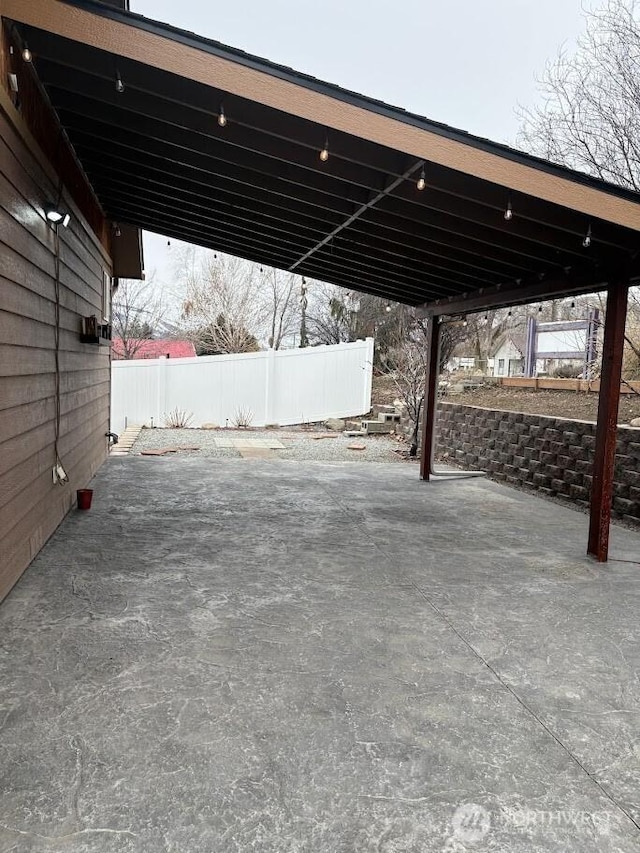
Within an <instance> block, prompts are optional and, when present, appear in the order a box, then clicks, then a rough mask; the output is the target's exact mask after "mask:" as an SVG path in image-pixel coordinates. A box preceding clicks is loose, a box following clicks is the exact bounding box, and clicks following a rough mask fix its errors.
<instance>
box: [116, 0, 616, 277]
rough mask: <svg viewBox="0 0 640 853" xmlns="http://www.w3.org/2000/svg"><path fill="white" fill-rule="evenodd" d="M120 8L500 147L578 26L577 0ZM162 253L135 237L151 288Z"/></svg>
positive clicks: (176, 3)
mask: <svg viewBox="0 0 640 853" xmlns="http://www.w3.org/2000/svg"><path fill="white" fill-rule="evenodd" d="M590 5H593V6H596V7H598V6H602V5H604V2H600V0H592V3H591V4H590ZM131 10H132V11H133V12H139V13H140V14H142V15H146V16H147V17H150V18H154V19H156V20H161V21H165V22H167V23H170V24H174V25H176V26H178V27H181V28H183V29H187V30H193V31H194V32H197V33H198V34H200V35H203V36H207V37H209V38H213V39H217V40H218V41H221V42H223V43H225V44H228V45H232V46H233V47H238V48H242V49H243V50H246V51H249V52H250V53H254V54H257V55H259V56H263V57H265V58H267V59H270V60H272V61H274V62H278V63H280V64H283V65H289V66H291V67H293V68H295V69H296V70H298V71H304V72H306V73H308V74H312V75H314V76H315V77H319V78H321V79H323V80H327V81H329V82H331V83H337V84H339V85H341V86H344V87H347V88H349V89H353V90H355V91H357V92H361V93H362V94H365V95H371V96H373V97H375V98H378V99H380V100H383V101H387V102H388V103H391V104H394V105H395V106H399V107H404V108H405V109H409V110H412V111H413V112H417V113H420V114H422V115H425V116H427V117H429V118H431V119H434V120H436V121H440V122H445V123H447V124H451V125H453V126H454V127H458V128H462V129H464V130H468V131H470V132H471V133H474V134H477V135H480V136H486V137H488V138H489V139H493V140H495V141H497V142H507V143H510V144H513V143H514V142H515V138H516V135H517V131H518V117H517V114H516V110H517V107H518V105H519V104H524V105H529V104H532V103H534V102H535V100H536V98H537V92H536V76H539V75H540V74H541V72H542V71H543V69H544V66H545V63H546V61H547V60H548V59H550V58H552V57H554V56H555V55H556V53H557V51H558V49H559V47H560V46H561V45H563V44H564V45H565V46H566V47H568V48H571V46H572V45H573V44H574V43H575V40H576V38H577V36H578V35H579V34H580V33H581V31H582V30H583V28H584V14H583V11H582V3H581V2H580V0H396V2H393V0H269V2H265V0H232V2H225V3H222V2H215V0H131ZM172 248H174V247H173V246H172ZM170 254H171V252H170V250H168V247H167V241H166V239H164V238H163V239H160V238H158V237H153V236H152V235H148V237H146V238H145V266H146V269H147V271H148V272H149V271H151V270H153V269H154V268H155V269H156V270H157V276H158V278H159V279H160V280H162V281H166V280H167V279H168V277H169V276H170Z"/></svg>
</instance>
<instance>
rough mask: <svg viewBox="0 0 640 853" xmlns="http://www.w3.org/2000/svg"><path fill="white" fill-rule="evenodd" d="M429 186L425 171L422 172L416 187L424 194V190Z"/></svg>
mask: <svg viewBox="0 0 640 853" xmlns="http://www.w3.org/2000/svg"><path fill="white" fill-rule="evenodd" d="M426 186H427V178H426V175H425V173H424V169H423V170H422V171H421V172H420V177H419V178H418V183H417V184H416V187H417V188H418V189H419V190H420V192H422V190H423V189H424V188H425V187H426Z"/></svg>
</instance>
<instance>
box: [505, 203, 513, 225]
mask: <svg viewBox="0 0 640 853" xmlns="http://www.w3.org/2000/svg"><path fill="white" fill-rule="evenodd" d="M504 218H505V219H506V220H507V222H510V221H511V220H512V219H513V208H512V207H511V199H509V201H508V202H507V209H506V210H505V212H504Z"/></svg>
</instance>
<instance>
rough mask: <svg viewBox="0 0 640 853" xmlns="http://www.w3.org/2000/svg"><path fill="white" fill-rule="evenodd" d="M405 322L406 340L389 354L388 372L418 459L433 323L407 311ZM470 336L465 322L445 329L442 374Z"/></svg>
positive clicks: (411, 451)
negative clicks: (430, 327)
mask: <svg viewBox="0 0 640 853" xmlns="http://www.w3.org/2000/svg"><path fill="white" fill-rule="evenodd" d="M405 321H406V327H405V330H404V334H403V336H402V337H401V338H400V339H399V340H398V341H397V342H396V344H395V346H393V347H391V348H390V350H389V354H388V359H387V368H386V370H385V372H386V373H387V374H388V375H389V376H390V377H391V378H392V380H393V383H394V385H395V387H396V390H397V391H398V394H399V396H400V399H401V400H402V402H403V403H404V405H405V408H406V411H407V414H408V416H409V419H410V421H411V424H412V429H411V441H410V445H409V455H410V456H416V455H417V452H418V432H419V425H420V412H421V410H422V404H423V401H424V392H425V383H426V378H427V362H428V358H429V356H428V352H429V333H430V329H429V324H430V323H431V322H432V321H431V320H429V319H426V318H418V317H416V316H415V311H413V310H411V309H407V312H406V315H405ZM466 336H467V327H466V326H465V325H464V322H463V321H462V320H458V321H454V322H450V323H447V322H445V323H443V324H442V325H441V328H440V364H439V368H440V371H442V370H443V368H444V365H445V364H446V363H447V362H448V361H449V359H450V358H451V355H452V354H453V350H454V349H455V348H456V346H457V345H458V344H459V343H460V342H461V341H463V340H464V339H465V338H466Z"/></svg>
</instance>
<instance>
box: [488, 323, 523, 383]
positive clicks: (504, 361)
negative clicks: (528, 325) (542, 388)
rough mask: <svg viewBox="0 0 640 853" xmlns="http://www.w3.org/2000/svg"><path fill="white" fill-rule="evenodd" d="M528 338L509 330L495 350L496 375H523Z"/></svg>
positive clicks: (494, 373)
mask: <svg viewBox="0 0 640 853" xmlns="http://www.w3.org/2000/svg"><path fill="white" fill-rule="evenodd" d="M526 352H527V343H526V338H525V336H524V335H523V334H518V332H509V333H508V334H507V335H506V337H504V338H503V339H502V341H501V343H500V344H499V345H498V346H497V347H496V348H495V349H494V351H493V375H494V376H523V375H524V357H525V355H526Z"/></svg>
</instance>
